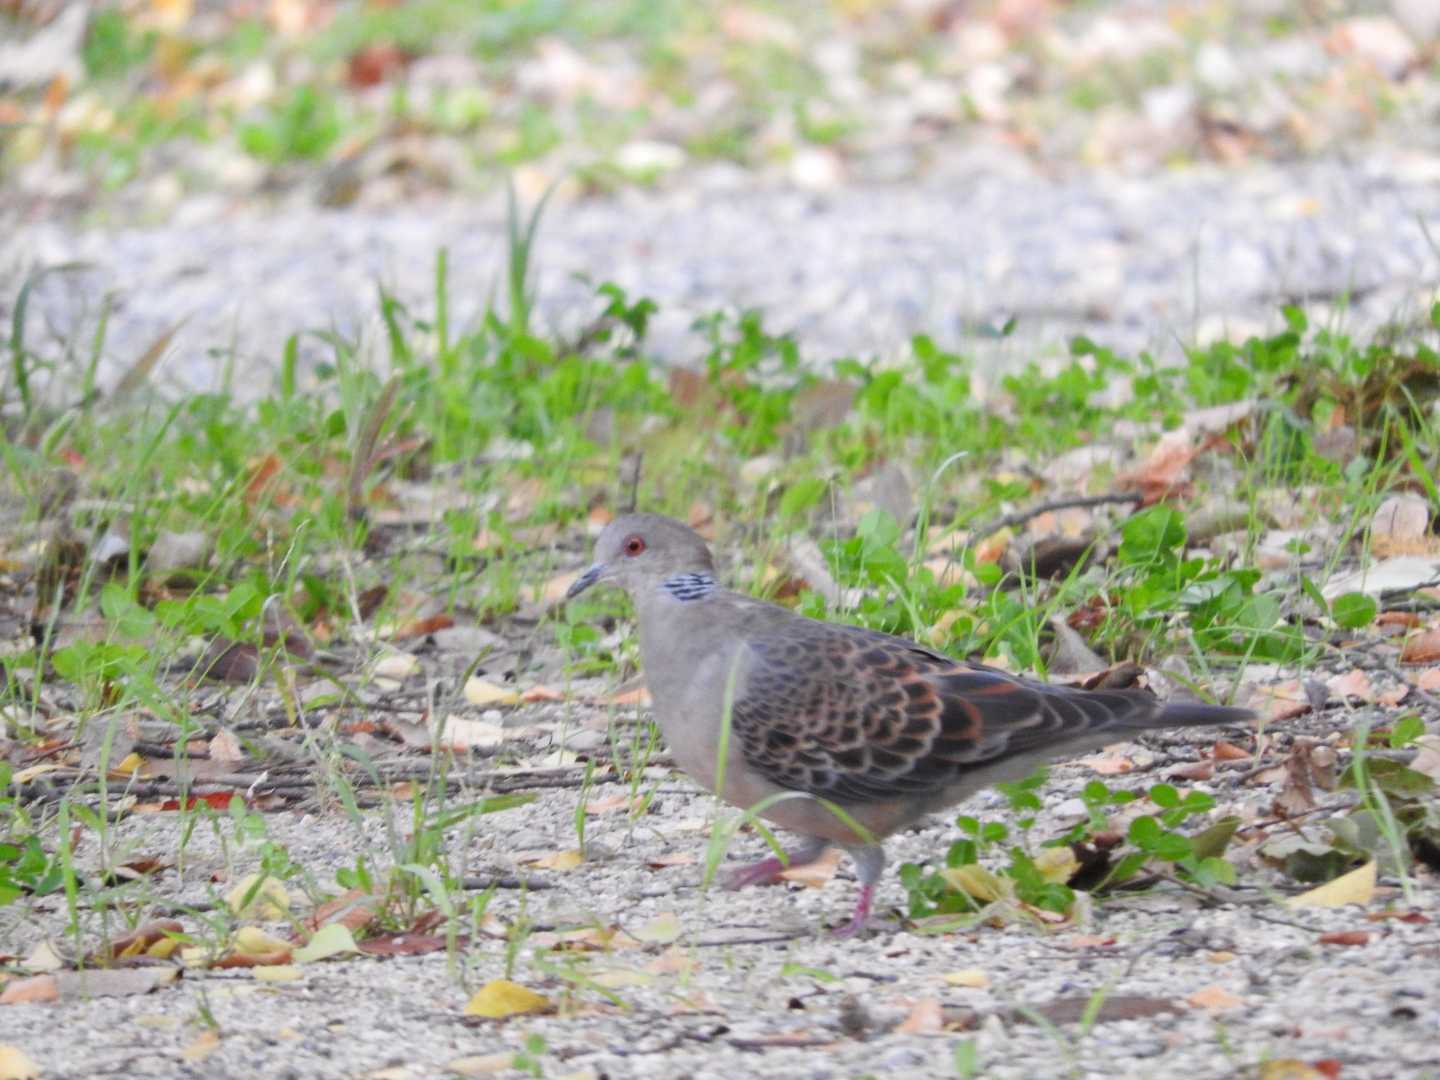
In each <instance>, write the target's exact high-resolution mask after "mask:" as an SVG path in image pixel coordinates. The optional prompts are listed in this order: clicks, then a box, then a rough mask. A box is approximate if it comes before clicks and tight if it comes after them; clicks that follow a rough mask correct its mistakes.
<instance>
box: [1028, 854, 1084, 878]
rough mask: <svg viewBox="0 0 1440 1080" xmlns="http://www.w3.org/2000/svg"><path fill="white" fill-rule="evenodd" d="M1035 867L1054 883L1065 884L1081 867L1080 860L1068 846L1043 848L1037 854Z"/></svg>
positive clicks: (1041, 874) (1042, 875)
mask: <svg viewBox="0 0 1440 1080" xmlns="http://www.w3.org/2000/svg"><path fill="white" fill-rule="evenodd" d="M1035 869H1037V870H1039V871H1040V876H1041V877H1043V878H1044V879H1045V880H1046V881H1048V882H1050V883H1051V884H1052V885H1064V884H1065V882H1067V881H1069V880H1070V879H1071V878H1072V877H1074V876H1075V871H1077V870H1079V869H1080V860H1079V859H1077V858H1076V857H1075V852H1073V851H1071V850H1070V849H1069V848H1068V847H1052V848H1041V849H1040V854H1039V855H1036V856H1035Z"/></svg>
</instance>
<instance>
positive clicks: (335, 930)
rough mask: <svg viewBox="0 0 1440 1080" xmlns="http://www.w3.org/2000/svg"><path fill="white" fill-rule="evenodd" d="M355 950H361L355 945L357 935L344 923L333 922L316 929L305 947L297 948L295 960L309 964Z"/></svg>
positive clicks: (298, 962)
mask: <svg viewBox="0 0 1440 1080" xmlns="http://www.w3.org/2000/svg"><path fill="white" fill-rule="evenodd" d="M353 952H359V949H357V948H356V947H355V935H354V934H352V933H350V928H349V927H348V926H346V925H345V924H344V923H342V922H332V923H326V924H325V925H324V926H322V927H321V928H320V929H319V930H316V931H315V933H314V934H313V935H312V936H311V938H310V940H309V941H308V942H306V943H305V946H304V947H303V948H299V949H296V950H295V952H294V960H295V962H296V963H297V964H309V963H313V962H314V961H316V960H328V959H329V958H330V957H332V956H338V955H340V954H341V953H353Z"/></svg>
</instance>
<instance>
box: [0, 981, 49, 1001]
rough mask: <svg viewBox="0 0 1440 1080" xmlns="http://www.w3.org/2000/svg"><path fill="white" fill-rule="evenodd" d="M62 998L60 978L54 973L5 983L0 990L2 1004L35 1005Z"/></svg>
mask: <svg viewBox="0 0 1440 1080" xmlns="http://www.w3.org/2000/svg"><path fill="white" fill-rule="evenodd" d="M59 1000H60V980H59V979H58V978H57V977H56V976H55V974H54V973H50V974H46V975H31V976H30V977H29V978H26V979H16V980H15V981H14V982H9V983H6V984H5V989H4V990H3V991H0V1005H33V1004H37V1003H40V1002H46V1001H59Z"/></svg>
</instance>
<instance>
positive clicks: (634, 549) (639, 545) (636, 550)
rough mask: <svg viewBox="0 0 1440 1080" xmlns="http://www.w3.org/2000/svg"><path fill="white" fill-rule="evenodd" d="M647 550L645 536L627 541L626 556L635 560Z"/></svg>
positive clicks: (633, 537)
mask: <svg viewBox="0 0 1440 1080" xmlns="http://www.w3.org/2000/svg"><path fill="white" fill-rule="evenodd" d="M644 550H645V538H644V537H643V536H632V537H630V538H629V539H628V540H626V541H625V554H626V555H629V556H630V557H631V558H634V557H635V556H636V555H639V554H640V553H641V552H642V551H644Z"/></svg>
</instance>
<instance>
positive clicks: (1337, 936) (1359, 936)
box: [1320, 930, 1371, 945]
mask: <svg viewBox="0 0 1440 1080" xmlns="http://www.w3.org/2000/svg"><path fill="white" fill-rule="evenodd" d="M1370 936H1371V935H1370V931H1369V930H1332V931H1330V932H1329V933H1328V934H1321V935H1320V944H1321V945H1369V944H1370Z"/></svg>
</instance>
